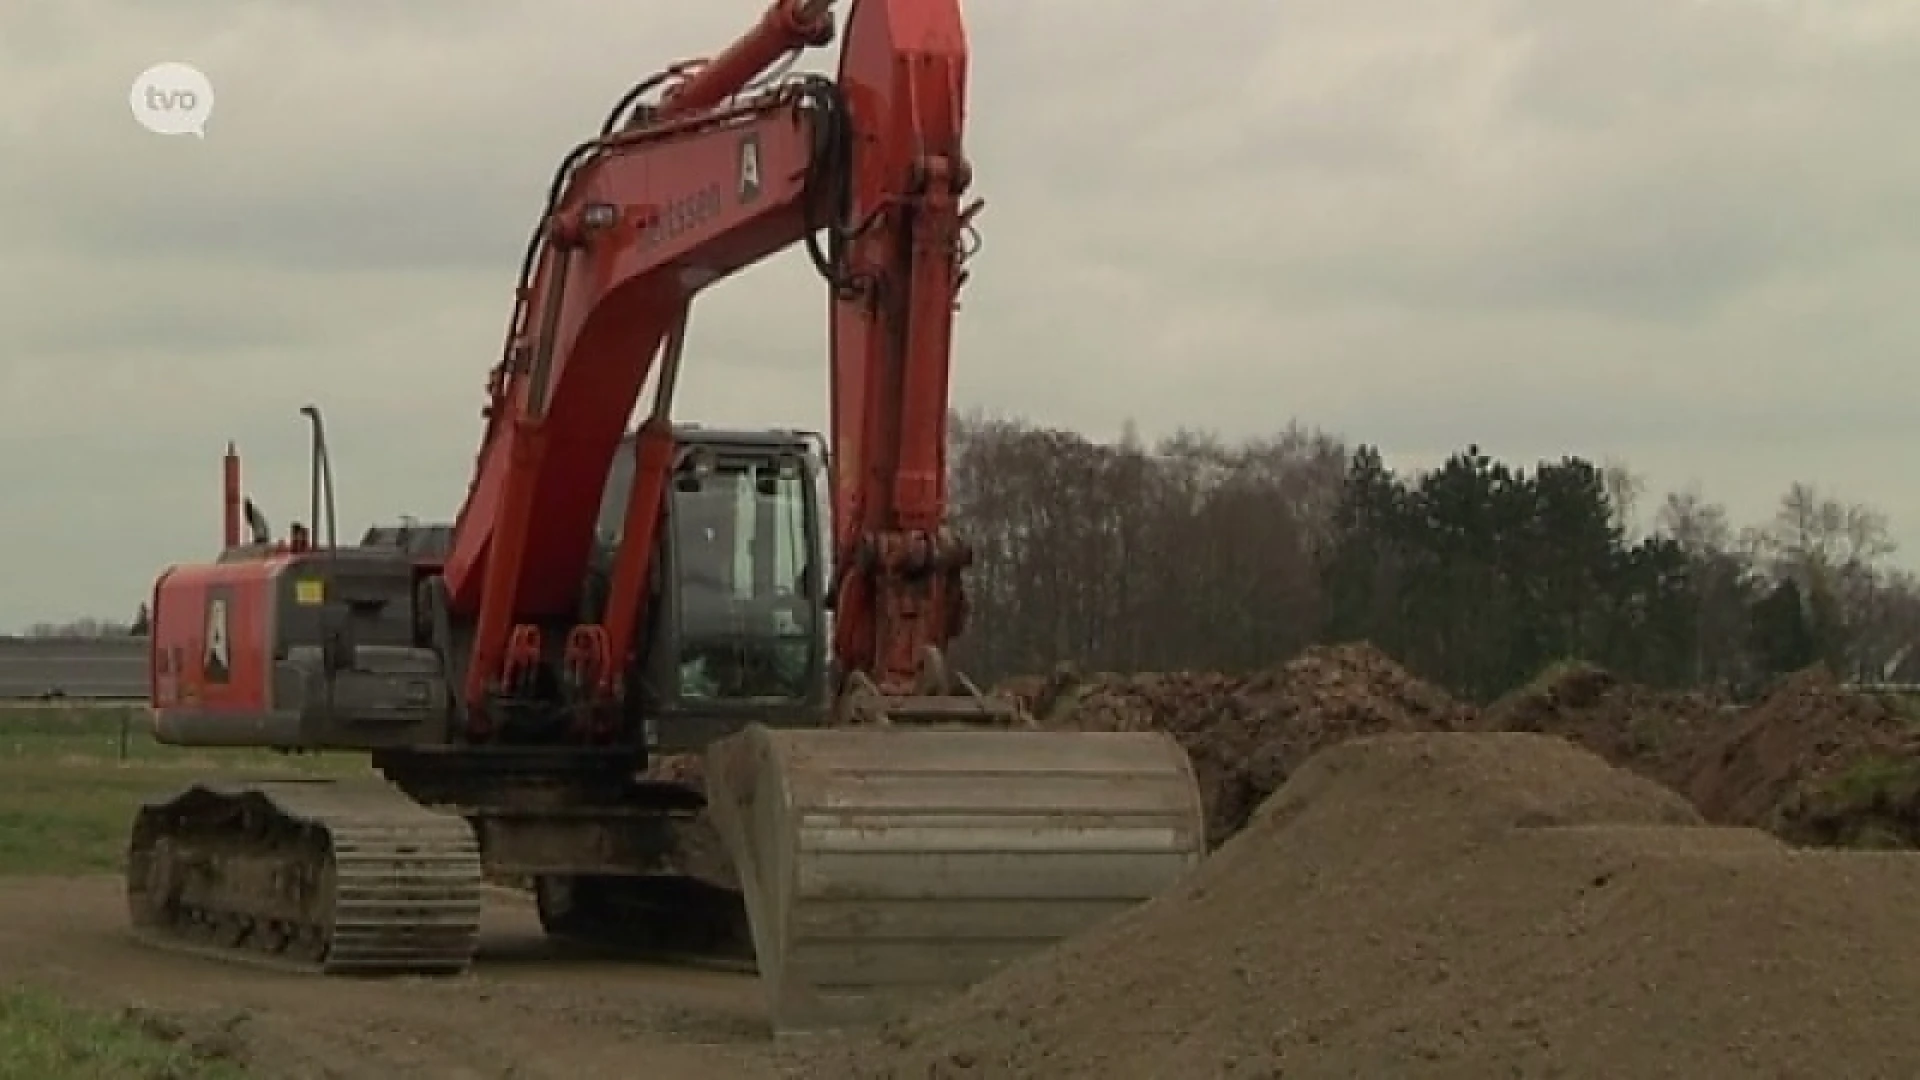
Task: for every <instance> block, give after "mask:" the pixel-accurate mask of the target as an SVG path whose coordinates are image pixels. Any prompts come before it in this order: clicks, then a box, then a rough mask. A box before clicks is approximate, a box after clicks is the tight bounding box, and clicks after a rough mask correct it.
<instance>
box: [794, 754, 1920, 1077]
mask: <svg viewBox="0 0 1920 1080" xmlns="http://www.w3.org/2000/svg"><path fill="white" fill-rule="evenodd" d="M1916 889H1920V859H1915V858H1913V857H1911V856H1904V855H1881V854H1865V853H1841V852H1792V851H1789V850H1788V849H1787V848H1785V847H1784V846H1783V845H1781V844H1780V843H1779V842H1778V841H1776V840H1774V839H1773V838H1771V837H1768V836H1766V835H1765V834H1763V833H1760V832H1758V831H1754V830H1746V829H1718V828H1705V827H1702V826H1701V823H1700V818H1699V817H1698V815H1697V814H1696V813H1695V812H1694V811H1693V809H1692V808H1691V807H1689V806H1688V805H1687V804H1686V803H1685V802H1684V801H1683V800H1682V799H1681V798H1680V797H1679V796H1677V795H1675V794H1673V793H1672V792H1669V791H1667V790H1665V789H1663V788H1661V787H1659V786H1657V785H1655V784H1653V783H1652V782H1651V781H1648V780H1645V779H1644V778H1640V777H1636V776H1633V775H1631V774H1629V773H1626V772H1625V771H1622V770H1618V769H1615V768H1612V767H1610V766H1608V765H1607V764H1606V763H1605V762H1603V761H1602V760H1601V759H1600V758H1598V757H1597V756H1595V755H1593V754H1591V753H1589V752H1587V751H1584V750H1581V749H1579V748H1577V747H1575V746H1573V745H1572V744H1571V743H1569V742H1566V741H1563V740H1559V739H1554V738H1547V737H1542V736H1537V735H1526V734H1507V733H1481V734H1450V735H1390V736H1383V737H1378V738H1368V739H1359V740H1353V741H1349V742H1347V743H1345V744H1344V745H1341V746H1338V747H1336V748H1334V749H1332V750H1329V751H1327V752H1325V753H1323V754H1321V755H1319V756H1317V757H1315V758H1314V759H1313V760H1312V761H1311V762H1310V763H1309V764H1308V765H1307V766H1306V767H1304V768H1302V769H1301V770H1299V771H1298V772H1297V773H1296V775H1295V776H1294V777H1293V779H1292V780H1291V781H1290V782H1289V783H1288V785H1287V786H1286V787H1285V788H1284V789H1283V790H1282V791H1281V792H1280V793H1279V794H1277V795H1276V796H1275V797H1273V798H1272V799H1271V800H1269V802H1268V803H1267V804H1266V805H1265V806H1264V807H1263V808H1262V810H1261V811H1260V813H1259V814H1258V815H1257V816H1256V817H1255V818H1254V820H1253V821H1252V823H1251V824H1250V826H1249V827H1248V828H1247V829H1246V830H1245V831H1244V832H1242V833H1241V834H1240V835H1238V836H1236V837H1235V838H1234V839H1233V840H1232V841H1231V842H1230V843H1228V844H1227V845H1225V846H1224V847H1222V848H1221V849H1220V850H1219V851H1218V852H1217V853H1216V854H1215V855H1214V856H1213V857H1212V858H1210V859H1208V860H1207V861H1206V862H1205V863H1204V864H1202V866H1201V867H1200V868H1199V869H1198V870H1197V871H1195V873H1194V874H1192V875H1191V876H1190V877H1189V878H1188V879H1187V880H1185V881H1184V882H1183V883H1182V884H1180V885H1179V886H1177V887H1176V888H1174V889H1173V890H1171V891H1170V892H1169V893H1167V894H1165V895H1163V896H1162V897H1160V898H1158V899H1156V900H1154V901H1151V902H1149V903H1147V904H1144V905H1142V906H1140V907H1138V908H1135V909H1133V910H1131V911H1129V912H1127V913H1125V914H1122V915H1120V916H1117V917H1115V918H1114V919H1112V920H1111V921H1109V922H1107V923H1105V924H1103V925H1102V926H1100V927H1098V928H1096V929H1094V930H1092V931H1090V932H1088V933H1086V934H1085V935H1083V936H1081V937H1080V938H1077V939H1074V940H1071V941H1069V942H1067V943H1065V944H1064V945H1062V946H1061V947H1059V948H1057V949H1055V950H1052V951H1051V952H1048V953H1045V954H1040V955H1036V956H1034V957H1031V958H1029V959H1028V960H1027V961H1025V962H1022V963H1020V964H1017V965H1014V966H1013V967H1010V968H1008V969H1006V970H1004V971H1002V972H1001V973H1000V974H999V975H997V976H995V977H994V978H992V979H989V980H987V981H985V982H983V983H981V984H979V985H977V986H975V987H974V988H973V989H972V990H970V991H969V992H967V993H965V994H962V995H959V996H956V997H955V998H953V999H950V1000H949V1001H947V1002H945V1003H943V1004H941V1005H939V1006H936V1007H934V1008H933V1009H932V1010H930V1011H929V1012H927V1013H925V1014H922V1015H920V1016H918V1017H915V1018H913V1019H912V1020H910V1021H907V1022H904V1023H900V1024H897V1025H894V1026H891V1027H889V1028H887V1029H884V1030H882V1031H881V1032H880V1033H878V1035H877V1036H870V1037H868V1038H865V1039H860V1040H850V1041H848V1042H844V1043H840V1044H837V1045H829V1046H824V1047H818V1048H815V1049H814V1050H813V1051H812V1052H810V1053H807V1054H806V1055H805V1056H800V1055H795V1057H794V1058H792V1059H791V1060H790V1061H789V1063H788V1064H789V1065H790V1066H791V1067H792V1073H793V1075H795V1076H800V1077H811V1078H819V1080H825V1078H828V1077H833V1078H841V1077H852V1078H862V1077H869V1078H872V1077H908V1076H912V1077H962V1076H968V1077H974V1076H977V1077H1013V1076H1046V1077H1066V1078H1074V1077H1096V1076H1097V1077H1111V1078H1122V1077H1186V1076H1194V1077H1199V1076H1219V1077H1255V1076H1258V1077H1272V1076H1281V1075H1284V1076H1396V1077H1433V1076H1446V1077H1460V1078H1462V1080H1466V1078H1472V1080H1479V1078H1482V1077H1492V1076H1727V1075H1770V1076H1806V1077H1826V1076H1859V1077H1869V1076H1884V1077H1892V1076H1912V1075H1920V1043H1916V1041H1915V1040H1914V1039H1913V1037H1912V1034H1911V1019H1912V1018H1911V1009H1910V1008H1909V1007H1908V1004H1907V1003H1908V1002H1909V1001H1911V1000H1912V999H1913V997H1914V995H1916V994H1920V963H1917V962H1915V961H1914V960H1913V959H1912V955H1911V952H1912V950H1911V945H1912V942H1914V941H1915V940H1920V906H1917V905H1914V904H1912V903H1910V902H1909V900H1908V898H1909V897H1911V896H1912V895H1914V893H1915V890H1916Z"/></svg>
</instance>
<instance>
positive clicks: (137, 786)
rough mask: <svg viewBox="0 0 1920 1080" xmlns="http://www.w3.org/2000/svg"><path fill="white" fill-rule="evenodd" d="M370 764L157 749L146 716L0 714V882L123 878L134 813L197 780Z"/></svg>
mask: <svg viewBox="0 0 1920 1080" xmlns="http://www.w3.org/2000/svg"><path fill="white" fill-rule="evenodd" d="M123 731H124V732H125V740H124V743H123V741H122V732H123ZM365 762H366V758H365V756H364V755H354V754H340V755H325V756H322V755H287V754H277V753H273V752H270V751H243V750H216V751H207V750H187V749H178V748H174V747H167V746H161V745H160V744H158V743H156V742H154V741H153V738H152V736H151V734H150V733H149V731H148V728H147V726H146V716H145V710H143V709H126V708H84V707H81V708H73V707H61V708H46V707H7V708H0V874H82V873H113V872H117V871H118V870H119V869H120V860H121V855H122V853H123V851H124V850H125V845H126V839H127V826H128V825H129V824H130V823H131V821H132V817H133V812H134V809H135V808H136V807H138V806H139V805H140V803H141V802H142V801H143V800H144V799H146V798H150V797H152V796H155V795H161V794H164V793H166V792H167V791H169V790H171V789H172V788H173V787H175V786H177V785H179V784H182V783H185V782H189V781H190V780H192V779H193V778H196V777H201V776H208V775H216V776H217V775H222V774H225V775H235V774H244V775H250V776H269V775H291V776H299V775H302V774H313V773H321V772H325V773H329V774H340V773H347V772H352V771H355V770H359V769H363V768H365Z"/></svg>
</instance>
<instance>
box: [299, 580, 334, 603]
mask: <svg viewBox="0 0 1920 1080" xmlns="http://www.w3.org/2000/svg"><path fill="white" fill-rule="evenodd" d="M293 602H294V603H296V604H299V605H300V606H301V607H315V606H318V605H320V604H324V603H326V602H327V589H326V586H325V585H324V584H322V583H321V582H319V581H316V580H314V579H312V578H307V579H305V580H302V581H296V582H294V583H293Z"/></svg>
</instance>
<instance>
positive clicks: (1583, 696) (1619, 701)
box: [1480, 664, 1731, 790]
mask: <svg viewBox="0 0 1920 1080" xmlns="http://www.w3.org/2000/svg"><path fill="white" fill-rule="evenodd" d="M1480 726H1481V727H1482V728H1484V729H1486V730H1489V731H1530V732H1539V733H1541V734H1546V735H1559V736H1561V737H1563V738H1567V739H1571V740H1572V741H1574V742H1575V743H1578V744H1579V745H1581V746H1583V747H1585V748H1586V749H1588V750H1591V751H1593V752H1594V753H1596V754H1599V755H1600V756H1601V757H1603V758H1606V759H1607V760H1608V761H1609V762H1612V763H1613V764H1615V765H1619V766H1622V767H1624V768H1629V769H1632V770H1633V771H1635V772H1637V773H1640V774H1641V775H1642V776H1648V777H1651V778H1653V779H1654V780H1657V781H1659V782H1660V783H1663V784H1666V785H1668V786H1669V787H1672V788H1675V789H1677V790H1684V789H1685V788H1686V787H1687V783H1688V780H1689V779H1690V776H1691V772H1692V769H1693V765H1694V759H1695V757H1696V756H1697V755H1698V753H1699V749H1700V747H1701V745H1702V744H1703V742H1705V741H1707V740H1711V739H1714V738H1716V737H1717V736H1719V735H1721V734H1723V733H1724V732H1725V731H1726V730H1727V729H1728V728H1729V727H1730V726H1731V721H1730V719H1729V716H1728V712H1727V710H1726V708H1725V707H1724V706H1722V704H1721V703H1720V702H1718V701H1716V700H1715V699H1714V698H1712V697H1711V696H1709V695H1707V694H1702V693H1697V692H1680V691H1664V690H1656V689H1653V688H1651V687H1646V686H1641V685H1639V684H1637V683H1632V682H1628V681H1626V680H1623V679H1620V678H1619V677H1617V676H1615V675H1614V674H1613V673H1611V672H1609V671H1606V670H1604V669H1602V668H1598V667H1594V666H1593V665H1591V664H1566V665H1561V666H1559V667H1556V668H1554V669H1552V670H1551V671H1548V672H1547V673H1546V674H1544V675H1542V676H1541V677H1540V678H1538V679H1536V680H1534V681H1533V682H1532V683H1531V684H1529V685H1527V686H1524V687H1521V688H1520V689H1518V690H1515V691H1514V692H1513V693H1510V694H1508V695H1507V696H1505V697H1503V698H1501V699H1500V700H1498V701H1496V702H1494V703H1493V704H1492V705H1489V706H1488V707H1487V708H1486V710H1485V712H1483V713H1482V714H1481V718H1480Z"/></svg>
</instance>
